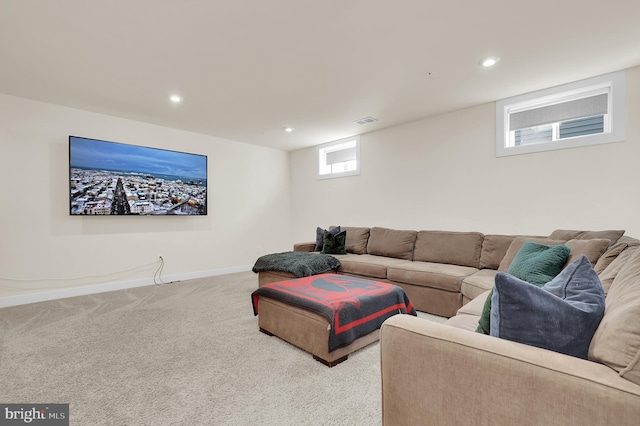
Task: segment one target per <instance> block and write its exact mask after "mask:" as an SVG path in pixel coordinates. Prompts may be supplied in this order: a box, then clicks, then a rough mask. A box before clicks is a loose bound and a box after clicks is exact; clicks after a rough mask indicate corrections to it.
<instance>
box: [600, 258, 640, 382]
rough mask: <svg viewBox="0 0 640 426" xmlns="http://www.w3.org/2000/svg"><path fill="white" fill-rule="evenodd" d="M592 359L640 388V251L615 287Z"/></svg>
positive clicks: (628, 263) (609, 296) (627, 263)
mask: <svg viewBox="0 0 640 426" xmlns="http://www.w3.org/2000/svg"><path fill="white" fill-rule="evenodd" d="M611 266H613V263H612V264H611ZM589 359H590V360H591V361H596V362H600V363H602V364H605V365H608V366H609V367H611V368H613V369H614V370H616V371H617V372H618V373H619V375H620V376H621V377H624V378H625V379H627V380H629V381H631V382H633V383H635V384H638V385H640V250H636V251H635V253H634V254H633V255H632V256H631V257H630V258H629V260H628V261H627V262H626V263H625V265H624V266H623V267H622V269H621V270H620V272H619V273H618V274H617V276H616V277H615V278H614V280H613V283H612V284H611V288H610V289H609V294H608V295H607V299H606V310H605V314H604V318H602V322H601V323H600V326H599V327H598V329H597V330H596V333H595V335H594V336H593V339H592V340H591V345H590V346H589Z"/></svg>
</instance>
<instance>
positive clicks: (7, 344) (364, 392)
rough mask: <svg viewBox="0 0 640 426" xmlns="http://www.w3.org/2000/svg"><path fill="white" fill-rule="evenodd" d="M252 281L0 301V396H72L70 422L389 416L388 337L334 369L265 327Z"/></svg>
mask: <svg viewBox="0 0 640 426" xmlns="http://www.w3.org/2000/svg"><path fill="white" fill-rule="evenodd" d="M255 288H257V276H256V275H255V274H253V273H252V272H243V273H238V274H231V275H223V276H217V277H209V278H202V279H197V280H190V281H184V282H179V283H174V284H167V285H161V286H148V287H139V288H134V289H129V290H120V291H114V292H109V293H101V294H95V295H90V296H81V297H75V298H69V299H61V300H56V301H49V302H42V303H34V304H30V305H23V306H15V307H9V308H3V309H0V381H1V384H0V402H1V403H69V404H70V422H71V424H72V425H187V424H188V425H244V424H247V425H248V424H252V425H294V424H295V425H367V426H370V425H376V424H381V405H380V365H379V361H380V355H379V344H378V343H375V344H372V345H370V346H368V347H366V348H364V349H361V350H360V351H357V352H355V353H353V354H351V355H350V356H349V359H348V360H347V361H346V362H344V363H342V364H339V365H338V366H336V367H334V368H327V367H326V366H324V365H322V364H321V363H319V362H317V361H314V360H313V358H312V357H311V355H309V354H307V353H305V352H303V351H301V350H299V349H297V348H295V347H293V346H291V345H289V344H288V343H286V342H283V341H281V340H280V339H278V338H276V337H269V336H267V335H265V334H263V333H260V332H259V331H258V325H257V317H254V316H253V311H252V308H251V300H250V295H251V292H252V291H253V290H254V289H255ZM421 316H423V315H422V314H421Z"/></svg>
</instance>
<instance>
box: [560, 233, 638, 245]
mask: <svg viewBox="0 0 640 426" xmlns="http://www.w3.org/2000/svg"><path fill="white" fill-rule="evenodd" d="M624 232H625V231H624V230H622V229H609V230H606V231H574V230H571V229H556V230H555V231H553V232H552V233H551V235H549V238H550V239H552V240H565V241H569V240H609V245H614V244H615V243H617V242H618V240H619V239H620V237H622V235H623V234H624Z"/></svg>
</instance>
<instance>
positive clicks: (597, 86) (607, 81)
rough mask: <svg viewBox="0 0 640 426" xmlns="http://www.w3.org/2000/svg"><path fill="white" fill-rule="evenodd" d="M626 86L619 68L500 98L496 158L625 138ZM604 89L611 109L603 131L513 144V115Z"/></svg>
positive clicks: (498, 103) (497, 116) (624, 74)
mask: <svg viewBox="0 0 640 426" xmlns="http://www.w3.org/2000/svg"><path fill="white" fill-rule="evenodd" d="M625 87H626V73H625V71H617V72H614V73H610V74H605V75H601V76H598V77H593V78H589V79H586V80H581V81H576V82H573V83H568V84H563V85H561V86H557V87H552V88H549V89H544V90H539V91H536V92H531V93H526V94H524V95H519V96H514V97H511V98H507V99H502V100H499V101H497V102H496V157H505V156H510V155H519V154H529V153H534V152H541V151H551V150H556V149H566V148H576V147H582V146H588V145H597V144H605V143H612V142H622V141H624V140H625V126H626V111H625V98H626V88H625ZM609 88H610V89H609ZM603 90H606V91H608V109H607V114H606V115H605V125H604V133H597V134H592V135H583V136H576V137H572V138H564V139H556V140H553V141H548V142H539V143H532V144H526V145H520V146H513V144H512V141H511V140H510V130H509V128H510V126H509V116H510V114H513V113H516V112H519V111H523V110H527V109H534V108H539V107H541V106H545V105H549V104H552V103H554V100H555V101H556V102H555V103H557V102H558V101H557V100H558V99H560V98H564V101H566V99H570V98H571V97H572V96H573V97H574V98H575V97H578V98H579V97H581V96H582V97H584V95H585V94H589V93H595V92H598V91H603Z"/></svg>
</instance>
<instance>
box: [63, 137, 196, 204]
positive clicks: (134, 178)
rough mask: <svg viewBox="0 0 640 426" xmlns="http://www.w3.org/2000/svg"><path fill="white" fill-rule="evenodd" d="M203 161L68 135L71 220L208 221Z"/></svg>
mask: <svg viewBox="0 0 640 426" xmlns="http://www.w3.org/2000/svg"><path fill="white" fill-rule="evenodd" d="M207 205H208V158H207V156H206V155H202V154H193V153H189V152H183V151H172V150H167V149H162V148H153V147H148V146H142V145H131V144H125V143H121V142H111V141H106V140H101V139H92V138H86V137H82V136H73V135H69V214H70V215H71V216H206V215H207V214H208V212H207V210H208V209H207Z"/></svg>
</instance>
